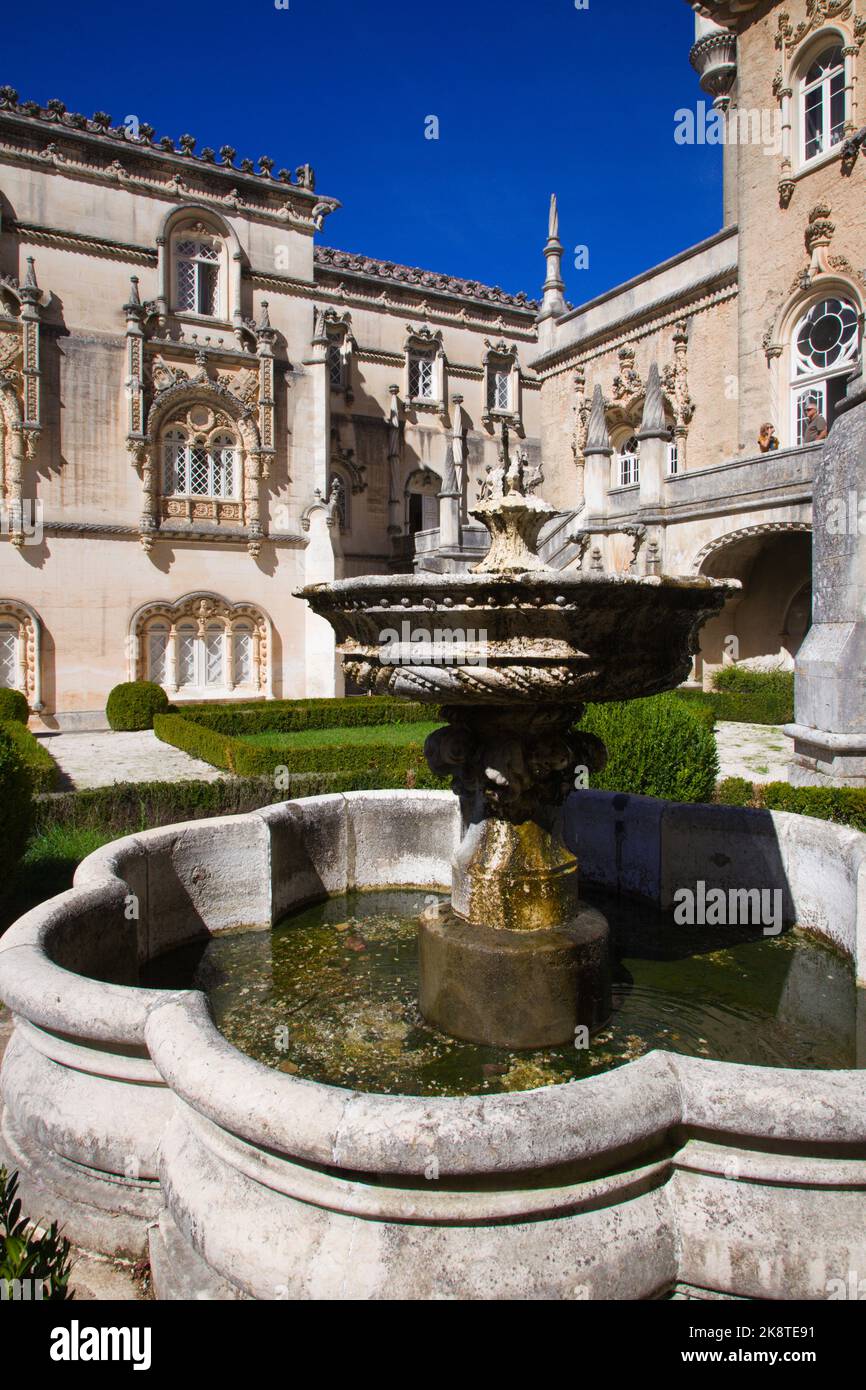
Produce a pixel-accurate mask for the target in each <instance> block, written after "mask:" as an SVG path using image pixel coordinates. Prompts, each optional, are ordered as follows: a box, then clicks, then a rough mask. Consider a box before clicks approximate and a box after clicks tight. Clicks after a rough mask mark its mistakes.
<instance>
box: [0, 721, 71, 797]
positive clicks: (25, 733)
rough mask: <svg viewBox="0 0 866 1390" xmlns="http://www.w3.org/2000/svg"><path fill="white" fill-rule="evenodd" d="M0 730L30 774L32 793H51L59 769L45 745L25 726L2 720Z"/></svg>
mask: <svg viewBox="0 0 866 1390" xmlns="http://www.w3.org/2000/svg"><path fill="white" fill-rule="evenodd" d="M0 728H2V729H3V732H4V733H5V734H6V735H7V737H8V738H10V739H11V740H12V742H13V743H14V745H15V748H16V750H17V752H18V756H19V757H20V759H21V761H22V762H23V763H24V765H25V767H26V768H27V771H28V772H29V773H30V782H31V786H32V788H33V791H34V792H36V793H41V792H50V791H53V790H54V788H55V787H56V786H57V783H58V781H59V778H60V768H59V767H58V766H57V764H56V762H55V761H54V759H53V758H52V756H51V754H50V753H49V752H48V749H47V748H46V747H45V745H44V744H42V743H40V742H39V739H38V738H36V737H35V735H34V734H32V733H31V732H30V730H29V729H28V728H27V725H26V724H18V723H13V722H12V721H11V720H5V719H4V720H0Z"/></svg>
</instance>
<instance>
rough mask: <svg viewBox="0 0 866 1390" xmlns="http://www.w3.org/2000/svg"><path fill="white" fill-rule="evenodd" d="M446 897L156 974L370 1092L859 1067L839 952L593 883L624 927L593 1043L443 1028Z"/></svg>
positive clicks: (590, 895)
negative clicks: (426, 972) (430, 955)
mask: <svg viewBox="0 0 866 1390" xmlns="http://www.w3.org/2000/svg"><path fill="white" fill-rule="evenodd" d="M433 896H435V895H431V894H427V893H418V892H394V891H392V892H382V893H355V894H349V895H347V896H344V897H335V898H331V899H329V900H328V901H327V902H324V903H320V904H318V905H316V906H314V907H310V908H307V909H305V910H303V911H301V912H299V913H297V914H296V915H294V916H293V917H291V918H289V919H288V920H286V921H284V922H282V923H280V924H279V925H278V926H277V927H275V928H274V930H273V931H267V932H266V931H256V932H251V931H245V932H243V931H242V932H231V933H228V934H225V935H221V936H218V937H214V938H213V939H212V940H210V941H209V942H207V943H206V944H204V945H202V946H197V947H194V948H193V947H189V948H186V949H185V950H183V951H176V952H173V953H171V954H169V955H168V956H164V957H162V958H161V959H160V960H159V961H157V962H155V963H154V965H153V966H151V967H150V969H149V971H148V974H147V978H145V979H142V983H143V984H145V983H147V984H153V985H161V986H166V987H171V988H177V987H184V986H190V985H192V986H194V987H196V988H199V989H202V990H203V991H204V992H205V993H206V994H207V996H208V998H209V1000H210V1004H211V1008H212V1010H213V1013H214V1017H215V1020H216V1022H217V1025H218V1027H219V1028H220V1029H221V1031H222V1032H223V1034H224V1035H225V1036H226V1037H227V1038H228V1039H229V1041H230V1042H232V1043H233V1044H234V1045H235V1046H236V1047H238V1048H239V1049H240V1050H241V1051H242V1052H245V1053H247V1054H248V1055H249V1056H250V1057H254V1058H256V1059H257V1060H258V1061H260V1062H264V1063H265V1064H266V1065H267V1066H270V1067H274V1068H277V1069H281V1070H283V1071H286V1072H291V1073H292V1074H295V1075H298V1076H303V1077H307V1078H309V1079H310V1080H314V1081H320V1082H327V1083H330V1084H331V1085H335V1086H345V1087H351V1088H356V1089H358V1090H362V1091H373V1092H384V1093H390V1094H404V1095H429V1096H449V1095H451V1096H453V1095H476V1094H492V1093H495V1092H498V1091H518V1090H526V1089H530V1088H532V1087H536V1086H548V1085H556V1084H559V1083H561V1082H564V1081H573V1080H576V1079H579V1078H581V1077H587V1076H593V1075H597V1074H598V1073H600V1072H605V1071H609V1070H611V1069H612V1068H615V1067H618V1066H622V1065H623V1063H625V1062H629V1061H632V1060H633V1059H634V1058H636V1057H640V1056H642V1055H643V1054H644V1053H646V1052H650V1051H652V1050H653V1049H654V1048H665V1049H667V1050H669V1051H671V1052H679V1053H684V1054H686V1055H688V1056H692V1057H711V1058H717V1059H719V1060H722V1061H731V1062H745V1063H752V1064H755V1065H759V1066H775V1067H795V1068H849V1067H854V1066H857V1065H858V1058H857V1051H858V1049H857V1045H856V1036H857V1015H858V1005H859V1012H860V1016H861V1020H862V1019H863V1018H864V1017H866V998H864V991H858V990H857V989H856V987H855V983H854V975H853V971H852V969H851V967H850V965H849V964H848V962H847V961H846V960H845V959H844V958H843V957H841V956H840V955H838V954H836V953H835V952H834V951H833V950H832V949H830V948H828V947H827V946H825V945H823V944H821V943H819V942H817V941H815V940H814V939H813V938H812V937H810V936H809V935H807V934H805V933H803V932H800V931H798V930H796V929H795V930H788V931H785V932H783V934H782V935H781V936H778V937H773V938H771V937H764V936H763V935H761V934H760V933H759V932H758V933H756V932H749V931H746V930H743V929H737V928H730V927H724V928H722V927H715V928H713V927H683V926H678V925H676V924H675V923H674V921H673V918H671V917H665V916H664V915H662V914H660V913H658V912H656V911H655V910H654V909H652V908H651V907H647V906H646V905H643V904H640V903H635V902H633V901H628V900H623V899H618V898H616V897H613V896H611V895H607V894H605V893H600V892H594V891H593V890H592V889H591V888H589V887H587V888H586V889H585V891H583V892H582V896H583V897H584V898H585V900H586V901H587V902H590V903H592V905H593V906H595V907H598V908H599V909H600V910H601V911H602V912H604V913H605V914H606V916H607V917H608V920H609V921H610V924H611V948H612V974H613V1003H614V1010H613V1016H612V1019H611V1022H610V1024H609V1026H608V1027H607V1028H606V1029H605V1030H604V1031H603V1032H601V1033H599V1034H597V1035H596V1036H595V1037H593V1038H592V1039H590V1045H589V1047H588V1048H577V1047H574V1046H566V1047H561V1048H548V1049H543V1050H540V1051H533V1052H509V1051H506V1050H504V1049H500V1048H492V1047H479V1046H477V1045H475V1044H471V1043H462V1042H457V1041H455V1040H454V1039H451V1038H446V1037H443V1035H442V1034H440V1033H438V1032H436V1031H435V1029H433V1028H431V1027H429V1025H428V1024H426V1023H425V1022H424V1020H423V1018H422V1017H421V1015H420V1013H419V1011H418V1005H417V992H418V973H417V945H416V930H417V919H418V916H419V914H420V912H421V911H422V909H423V908H424V905H425V903H427V902H429V901H430V899H431V897H433ZM863 1031H864V1030H863V1028H862V1023H861V1036H862V1033H863ZM860 1051H861V1060H860V1065H863V1064H864V1062H866V1058H864V1057H863V1051H864V1048H863V1047H862V1045H861V1049H860Z"/></svg>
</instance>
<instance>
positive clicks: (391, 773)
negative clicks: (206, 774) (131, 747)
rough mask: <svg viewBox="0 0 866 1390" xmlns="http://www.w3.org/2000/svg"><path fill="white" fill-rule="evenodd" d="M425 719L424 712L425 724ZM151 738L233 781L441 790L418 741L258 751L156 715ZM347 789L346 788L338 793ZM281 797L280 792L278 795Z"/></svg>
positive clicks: (185, 720)
mask: <svg viewBox="0 0 866 1390" xmlns="http://www.w3.org/2000/svg"><path fill="white" fill-rule="evenodd" d="M429 714H430V711H429V707H428V709H427V717H428V719H429ZM331 727H339V725H338V726H331ZM154 732H155V733H156V736H157V738H160V739H162V741H163V742H164V743H170V744H171V745H172V746H173V747H174V748H180V749H181V750H182V751H183V752H184V753H189V754H190V755H191V756H192V757H194V758H201V759H202V761H204V762H207V763H210V764H211V765H212V766H213V767H219V768H223V769H224V770H225V771H226V772H233V773H235V774H236V775H237V776H239V777H264V778H270V779H271V781H273V779H274V778H275V777H276V776H278V775H280V774H285V773H288V774H290V775H291V774H295V773H340V774H341V775H342V777H343V779H344V780H345V779H348V780H349V781H351V782H352V783H353V784H354V781H355V779H356V778H358V777H360V778H362V779H363V781H364V782H365V783H366V784H367V785H371V786H375V787H380V788H389V787H407V786H408V787H442V786H445V785H446V783H444V782H443V781H442V780H441V779H440V778H437V777H434V776H433V774H432V773H431V772H430V769H429V768H428V766H427V762H426V759H425V758H424V749H423V744H422V743H421V742H420V740H419V742H417V743H409V744H405V745H403V746H402V747H395V746H394V745H391V744H369V743H368V744H355V745H341V744H336V743H327V744H325V743H323V744H313V745H312V746H307V747H302V748H301V747H299V748H285V747H273V748H269V747H264V748H262V747H257V746H256V745H255V744H251V743H244V742H243V741H242V740H241V739H239V738H233V737H231V735H229V734H225V733H220V732H218V731H217V730H215V729H212V728H209V727H207V726H205V725H204V724H202V723H200V722H197V721H194V720H191V719H188V718H187V717H186V716H185V715H181V714H158V715H157V716H156V717H155V719H154ZM272 732H277V731H276V730H272ZM370 779H372V780H370ZM280 787H281V788H284V787H285V777H284V775H281V776H280ZM352 789H353V787H350V786H343V787H341V788H340V790H352ZM287 794H288V793H287V792H286V791H285V790H283V795H284V796H285V795H287ZM277 799H278V798H277Z"/></svg>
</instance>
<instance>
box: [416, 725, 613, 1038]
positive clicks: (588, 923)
mask: <svg viewBox="0 0 866 1390" xmlns="http://www.w3.org/2000/svg"><path fill="white" fill-rule="evenodd" d="M582 712H583V711H582V707H581V706H576V707H575V706H570V707H566V708H564V709H563V708H560V707H554V708H553V709H552V710H547V711H545V710H543V709H538V708H535V707H527V706H522V705H520V704H516V705H512V706H510V707H509V706H501V707H485V708H481V709H478V708H471V707H469V708H467V707H463V706H456V707H450V708H446V709H445V710H444V711H443V713H444V715H445V717H446V718H447V719H448V720H449V722H448V725H447V726H446V727H445V728H444V729H438V730H437V731H436V732H435V733H434V734H431V735H430V737H429V739H428V740H427V743H426V746H425V749H424V752H425V755H426V757H427V761H428V763H429V764H430V767H431V769H432V771H433V772H434V773H436V774H437V775H438V776H450V777H451V778H452V785H453V788H454V791H455V792H456V793H457V795H458V797H459V798H460V805H461V810H462V812H463V824H464V836H463V839H462V841H461V844H460V846H459V848H458V850H457V853H456V855H455V857H454V860H453V875H454V877H453V886H452V894H451V905H450V908H446V909H441V908H440V909H438V910H437V909H434V910H432V911H431V912H429V913H428V914H426V915H425V917H424V918H423V919H422V921H421V924H420V928H419V972H420V1006H421V1012H422V1014H423V1015H424V1017H425V1018H426V1019H427V1021H428V1022H429V1023H432V1024H433V1026H434V1027H436V1028H439V1029H440V1030H441V1031H442V1032H445V1033H448V1034H450V1035H451V1036H452V1037H456V1038H463V1039H465V1040H466V1041H467V1042H474V1043H482V1044H488V1045H490V1046H496V1047H509V1048H523V1047H525V1048H532V1047H556V1046H560V1045H562V1044H563V1043H567V1042H571V1041H573V1040H574V1038H575V1033H576V1030H577V1029H578V1028H579V1027H582V1026H585V1027H586V1028H587V1029H588V1031H589V1032H590V1033H592V1032H594V1031H596V1030H597V1029H598V1028H600V1027H602V1026H603V1025H604V1023H605V1022H606V1021H607V1019H608V1017H609V1015H610V973H609V968H608V951H607V938H608V927H607V922H606V921H605V919H604V917H603V916H602V915H601V913H599V912H595V911H594V910H593V909H591V908H588V907H586V906H584V905H583V904H582V903H581V902H580V899H579V894H578V887H579V878H578V861H577V858H576V856H575V855H574V854H573V853H572V852H571V850H569V849H568V848H567V846H566V845H565V844H564V842H563V838H562V833H561V807H562V803H563V801H564V800H565V797H566V796H567V795H568V793H569V792H570V791H571V790H572V788H573V786H574V783H575V776H576V773H577V772H578V769H580V768H585V769H586V770H587V771H588V772H589V771H595V770H597V769H599V768H601V767H603V765H604V761H605V756H606V755H605V751H604V746H603V745H602V743H601V741H600V740H599V739H597V738H594V737H593V736H592V735H591V734H580V733H576V732H574V731H573V727H572V726H573V725H574V723H575V721H576V720H577V719H578V718H579V717H580V715H581V714H582Z"/></svg>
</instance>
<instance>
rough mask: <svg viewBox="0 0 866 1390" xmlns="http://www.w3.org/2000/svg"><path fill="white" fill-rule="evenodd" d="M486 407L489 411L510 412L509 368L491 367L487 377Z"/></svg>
mask: <svg viewBox="0 0 866 1390" xmlns="http://www.w3.org/2000/svg"><path fill="white" fill-rule="evenodd" d="M487 406H488V409H489V410H501V411H506V412H507V411H510V410H511V368H510V367H504V366H503V367H493V368H491V369H490V371H489V373H488V377H487Z"/></svg>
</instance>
